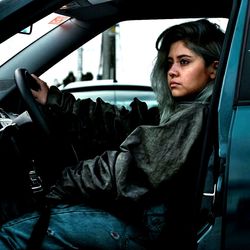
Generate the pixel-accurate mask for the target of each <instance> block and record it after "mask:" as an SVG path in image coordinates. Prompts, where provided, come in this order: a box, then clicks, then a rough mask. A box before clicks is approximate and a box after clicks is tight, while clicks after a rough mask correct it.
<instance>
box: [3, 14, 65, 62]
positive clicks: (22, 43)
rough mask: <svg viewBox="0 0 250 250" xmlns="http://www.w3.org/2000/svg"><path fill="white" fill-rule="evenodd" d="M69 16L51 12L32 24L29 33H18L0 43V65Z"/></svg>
mask: <svg viewBox="0 0 250 250" xmlns="http://www.w3.org/2000/svg"><path fill="white" fill-rule="evenodd" d="M67 19H69V17H66V16H63V15H59V14H55V13H52V14H50V15H48V16H46V17H45V18H43V19H41V20H39V21H38V22H36V23H34V24H33V27H32V32H31V34H22V33H18V34H16V35H14V36H12V37H10V38H9V39H8V40H6V41H4V42H3V43H1V44H0V55H1V57H0V65H2V64H4V63H5V62H6V61H8V60H9V59H10V58H11V57H13V56H14V55H15V54H17V53H18V52H19V51H21V50H22V49H23V48H25V47H27V46H28V45H29V44H31V43H32V42H34V41H35V40H37V39H38V38H39V37H41V36H43V35H44V34H46V33H47V32H49V31H50V30H52V29H54V28H55V27H56V26H58V25H59V24H60V23H62V22H64V21H66V20H67Z"/></svg>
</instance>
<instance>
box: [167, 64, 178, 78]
mask: <svg viewBox="0 0 250 250" xmlns="http://www.w3.org/2000/svg"><path fill="white" fill-rule="evenodd" d="M168 75H169V76H170V77H174V76H176V75H178V69H177V66H176V64H172V65H171V67H170V68H169V70H168Z"/></svg>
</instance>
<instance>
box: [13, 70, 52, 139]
mask: <svg viewBox="0 0 250 250" xmlns="http://www.w3.org/2000/svg"><path fill="white" fill-rule="evenodd" d="M14 76H15V82H16V85H17V87H18V89H19V92H20V94H21V96H22V98H23V100H24V101H25V103H26V106H27V110H28V112H29V114H30V117H31V118H32V120H33V121H34V122H35V123H36V125H37V126H38V127H39V128H40V129H41V130H42V132H43V133H44V134H45V135H47V136H49V135H50V134H51V132H50V129H49V126H48V123H47V122H46V117H45V115H44V113H43V111H42V109H41V107H40V106H39V104H38V103H37V101H36V100H35V99H34V97H33V95H32V93H31V90H30V89H34V90H38V89H39V88H40V86H39V85H38V83H37V82H36V81H35V79H34V78H33V77H32V76H31V75H30V73H29V72H28V70H26V69H23V68H17V69H16V70H15V75H14Z"/></svg>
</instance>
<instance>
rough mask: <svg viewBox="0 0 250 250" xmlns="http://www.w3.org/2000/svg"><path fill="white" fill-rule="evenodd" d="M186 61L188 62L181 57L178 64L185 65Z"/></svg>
mask: <svg viewBox="0 0 250 250" xmlns="http://www.w3.org/2000/svg"><path fill="white" fill-rule="evenodd" d="M188 63H189V61H188V60H186V59H181V60H180V65H186V64H188Z"/></svg>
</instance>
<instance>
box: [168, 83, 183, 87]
mask: <svg viewBox="0 0 250 250" xmlns="http://www.w3.org/2000/svg"><path fill="white" fill-rule="evenodd" d="M169 85H170V88H175V87H178V86H180V85H181V84H180V83H178V82H170V84H169Z"/></svg>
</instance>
